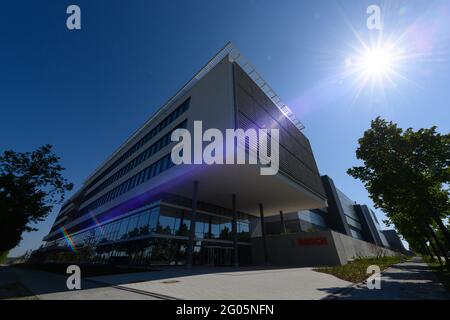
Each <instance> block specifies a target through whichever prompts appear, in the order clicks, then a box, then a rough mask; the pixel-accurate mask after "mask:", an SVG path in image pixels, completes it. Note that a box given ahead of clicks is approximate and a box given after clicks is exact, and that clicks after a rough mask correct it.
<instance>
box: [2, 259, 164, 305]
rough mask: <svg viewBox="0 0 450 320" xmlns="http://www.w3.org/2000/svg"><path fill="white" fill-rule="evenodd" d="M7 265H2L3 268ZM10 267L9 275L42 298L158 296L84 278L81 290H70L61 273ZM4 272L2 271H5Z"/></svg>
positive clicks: (137, 297) (152, 298) (130, 297)
mask: <svg viewBox="0 0 450 320" xmlns="http://www.w3.org/2000/svg"><path fill="white" fill-rule="evenodd" d="M3 268H5V267H1V268H0V269H2V270H3ZM7 268H10V269H9V270H4V271H3V272H4V273H5V274H6V272H8V277H10V278H12V277H15V279H16V280H15V281H19V282H20V283H21V284H22V285H23V286H24V287H26V289H28V290H29V291H30V292H32V293H33V294H34V295H35V296H36V298H38V299H40V300H109V299H111V300H155V299H157V298H156V297H153V296H150V295H147V294H143V293H138V292H132V291H128V290H121V289H119V288H115V287H112V286H109V285H104V284H101V283H96V282H94V281H90V280H88V279H82V281H81V288H82V289H81V290H68V289H67V286H66V280H67V277H66V276H64V275H61V274H55V273H49V272H43V271H36V270H27V269H23V268H11V267H7ZM3 272H0V274H1V273H3Z"/></svg>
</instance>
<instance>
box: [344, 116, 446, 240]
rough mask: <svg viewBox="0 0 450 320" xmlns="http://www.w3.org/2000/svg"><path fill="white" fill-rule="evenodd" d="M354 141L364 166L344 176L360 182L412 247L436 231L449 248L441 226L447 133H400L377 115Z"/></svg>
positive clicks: (423, 131) (444, 227)
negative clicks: (357, 145) (348, 175)
mask: <svg viewBox="0 0 450 320" xmlns="http://www.w3.org/2000/svg"><path fill="white" fill-rule="evenodd" d="M358 142H359V147H358V149H357V150H356V156H357V158H358V159H360V160H362V161H363V165H362V166H355V167H353V168H350V169H349V170H348V171H347V172H348V174H350V175H351V176H353V177H354V178H357V179H359V180H361V181H362V182H363V183H364V185H365V187H366V189H367V190H368V192H369V195H370V197H371V199H372V200H373V202H374V203H375V205H376V207H378V208H381V209H382V210H383V211H384V212H385V213H386V214H387V217H388V219H389V221H390V222H392V223H393V224H395V226H396V228H397V230H398V231H399V232H400V233H401V234H402V235H403V236H404V237H405V238H406V239H407V240H408V242H410V244H413V245H416V246H417V247H421V246H422V245H421V244H423V243H425V242H426V241H429V240H428V239H429V238H432V240H433V241H434V235H435V232H436V229H435V227H436V228H437V230H438V231H439V233H440V234H442V239H441V242H442V240H443V239H445V241H444V243H445V242H447V245H448V244H450V235H449V231H448V229H447V227H446V226H445V225H444V223H443V219H445V218H448V216H449V214H450V201H449V189H448V184H449V181H450V169H449V163H450V134H445V135H443V134H440V133H438V132H437V131H436V127H431V128H429V129H420V130H418V131H414V130H413V129H412V128H408V129H406V130H402V129H401V128H399V127H398V126H397V125H396V124H395V123H393V122H388V121H386V120H383V119H381V118H380V117H378V118H376V119H375V120H373V121H372V123H371V127H370V129H368V130H367V131H365V132H364V135H363V137H362V138H360V139H359V141H358ZM430 228H431V230H432V232H433V233H434V234H430V232H431V231H430ZM440 245H442V243H441V244H440Z"/></svg>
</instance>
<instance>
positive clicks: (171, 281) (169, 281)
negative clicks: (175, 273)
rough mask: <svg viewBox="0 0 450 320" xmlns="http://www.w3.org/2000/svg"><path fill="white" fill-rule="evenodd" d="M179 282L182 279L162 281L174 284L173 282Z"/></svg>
mask: <svg viewBox="0 0 450 320" xmlns="http://www.w3.org/2000/svg"><path fill="white" fill-rule="evenodd" d="M177 282H180V281H178V280H167V281H163V282H162V283H165V284H172V283H177Z"/></svg>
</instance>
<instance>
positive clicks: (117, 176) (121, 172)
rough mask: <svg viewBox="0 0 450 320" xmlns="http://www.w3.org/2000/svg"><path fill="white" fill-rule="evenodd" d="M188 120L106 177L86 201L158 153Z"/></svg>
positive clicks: (87, 196) (184, 126)
mask: <svg viewBox="0 0 450 320" xmlns="http://www.w3.org/2000/svg"><path fill="white" fill-rule="evenodd" d="M186 124H187V120H184V121H183V122H182V123H180V124H179V125H178V126H176V127H175V128H173V130H171V131H170V132H169V133H167V134H165V135H164V136H163V137H162V138H160V139H159V140H158V141H156V142H155V143H153V144H152V145H151V146H150V147H148V148H147V149H146V150H145V151H143V152H142V153H141V154H140V155H139V156H137V157H136V158H134V160H133V161H130V162H129V163H128V164H127V165H126V166H124V167H123V168H122V169H120V170H119V171H117V172H116V173H114V174H113V175H112V176H111V177H109V178H108V179H106V180H105V181H104V182H103V183H102V184H101V185H99V186H98V187H97V188H95V189H94V190H93V191H91V192H90V193H89V194H88V195H86V197H85V198H84V201H87V200H89V199H91V198H92V197H93V196H95V195H96V194H98V193H99V192H100V191H102V190H103V189H105V188H106V187H107V186H109V185H110V184H112V183H114V182H116V181H117V180H118V179H120V178H122V177H123V176H124V175H126V174H127V173H128V172H130V171H131V170H133V169H134V168H136V167H137V166H138V165H140V164H141V163H142V162H144V161H146V160H147V159H148V158H150V157H151V156H153V155H154V154H156V153H157V152H158V151H159V150H161V149H162V148H164V147H165V146H167V145H169V144H170V143H171V142H172V140H171V135H172V132H173V131H175V130H176V129H180V128H186Z"/></svg>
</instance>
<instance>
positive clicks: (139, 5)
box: [0, 0, 450, 256]
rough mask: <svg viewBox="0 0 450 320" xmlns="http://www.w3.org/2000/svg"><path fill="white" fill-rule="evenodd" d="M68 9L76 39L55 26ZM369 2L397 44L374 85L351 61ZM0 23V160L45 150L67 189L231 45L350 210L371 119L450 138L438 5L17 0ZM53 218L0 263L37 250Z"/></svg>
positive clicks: (447, 52)
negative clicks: (275, 98)
mask: <svg viewBox="0 0 450 320" xmlns="http://www.w3.org/2000/svg"><path fill="white" fill-rule="evenodd" d="M70 4H77V5H79V6H80V8H81V13H82V15H81V22H82V29H81V30H78V31H69V30H68V29H67V28H66V18H67V14H66V8H67V6H68V5H70ZM371 4H377V5H379V6H380V7H381V9H382V12H381V13H382V15H381V16H382V19H383V31H382V35H383V37H382V39H384V40H386V42H385V43H388V42H389V43H395V48H394V49H395V52H394V53H390V55H388V57H389V59H390V61H389V63H388V64H389V65H388V66H384V67H385V69H386V70H383V72H382V73H381V74H380V73H378V74H377V79H379V80H380V81H379V82H376V83H375V84H373V81H372V80H373V78H374V75H373V74H371V75H370V77H369V79H367V77H368V74H367V72H368V71H367V70H366V69H367V68H365V69H364V70H363V71H361V68H360V65H359V64H358V61H360V60H361V59H360V58H361V52H360V51H361V50H362V49H363V48H364V46H363V45H362V43H366V44H367V46H368V47H371V43H372V42H371V41H372V40H373V39H377V38H378V37H379V36H380V31H378V30H368V28H367V26H366V20H367V18H368V15H367V13H366V9H367V7H368V6H369V5H371ZM0 12H1V14H0V108H1V109H0V110H1V123H0V124H1V125H0V151H3V150H5V149H14V150H17V151H31V150H33V149H35V148H37V147H39V146H41V145H43V144H47V143H50V144H52V145H53V146H54V149H55V151H56V153H57V154H58V155H59V156H60V157H61V159H62V160H61V161H62V164H63V165H64V166H65V167H66V168H67V170H66V171H65V176H66V177H67V178H68V179H69V180H70V181H71V182H73V183H74V184H75V190H76V189H77V188H79V187H80V186H81V184H82V182H83V180H84V179H85V178H86V177H87V176H88V175H89V174H90V173H91V172H92V171H93V170H94V169H95V168H96V167H97V166H98V165H99V164H100V163H101V162H102V161H103V160H104V159H105V158H106V157H107V156H108V155H110V154H111V153H112V152H113V151H114V150H115V149H116V148H117V147H118V146H119V145H120V144H121V143H122V142H123V141H124V140H125V139H126V138H127V137H128V136H129V135H130V134H131V133H132V132H134V131H135V130H136V129H137V128H138V127H139V126H140V125H141V124H142V123H143V122H145V120H146V119H147V118H149V116H150V115H151V114H152V113H153V112H155V110H157V109H158V108H159V107H160V106H161V105H162V104H163V103H164V102H165V101H166V100H167V99H168V98H170V97H171V95H173V94H174V93H175V92H176V91H177V90H178V89H179V88H180V87H181V86H182V85H183V84H184V83H185V82H186V81H187V80H189V79H190V77H192V76H193V74H194V73H195V72H196V71H197V70H198V69H199V68H200V67H201V66H202V65H203V64H204V63H206V62H207V61H208V60H209V59H210V58H211V57H212V55H213V54H214V53H215V52H216V51H218V50H219V49H220V48H221V47H222V46H223V45H224V44H225V43H226V42H227V41H229V40H231V41H233V43H235V44H236V45H237V46H238V47H239V48H240V50H241V51H242V53H243V54H244V55H245V56H246V58H248V59H249V60H250V61H251V62H252V63H253V65H254V66H255V67H256V68H257V70H258V71H259V72H260V73H261V74H262V76H263V77H264V78H265V79H266V80H267V81H268V82H269V83H270V84H271V86H272V87H273V88H274V89H275V91H277V93H278V94H279V96H280V97H281V98H282V99H283V100H284V102H285V103H287V104H288V105H289V106H290V107H291V109H292V110H293V111H294V113H295V114H296V115H297V117H298V118H299V119H300V120H301V121H302V122H303V123H304V124H305V126H306V129H305V130H304V132H305V134H306V135H307V136H308V138H309V139H310V142H311V144H312V148H313V151H314V154H315V158H316V161H317V164H318V167H319V170H320V172H321V174H328V175H329V176H331V177H332V178H333V179H334V182H335V184H336V185H337V186H338V188H340V189H341V190H342V191H344V193H346V194H347V195H348V196H349V197H350V198H351V199H353V200H355V201H357V202H360V203H367V204H369V205H370V206H372V202H371V201H370V199H369V198H368V195H367V192H366V190H365V189H364V187H363V185H362V184H361V183H360V182H359V181H356V180H354V179H353V178H351V177H350V176H348V175H347V174H346V170H347V169H348V168H349V167H351V166H353V165H356V164H358V161H357V160H356V158H355V149H356V147H357V139H358V138H359V137H361V136H362V134H363V132H364V130H365V129H367V128H368V127H369V125H370V120H372V119H374V118H375V117H376V116H379V115H380V116H382V117H384V118H386V119H389V120H393V121H395V122H397V123H398V124H399V125H400V126H402V127H405V128H406V127H410V126H411V127H413V128H416V129H418V128H421V127H430V126H432V125H437V126H438V129H439V131H441V132H448V131H449V128H450V121H449V120H450V116H449V114H450V112H449V102H448V101H449V100H450V90H449V89H450V61H449V59H448V58H449V57H450V48H449V38H450V2H449V1H432V0H426V1H425V0H424V1H422V0H420V1H419V0H417V1H414V0H407V1H395V0H393V1H386V2H384V1H375V0H372V1H364V0H352V1H350V0H347V1H336V0H335V1H333V0H314V1H299V0H292V1H284V0H283V1H281V0H277V1H275V0H270V1H269V0H253V1H251V0H234V1H233V0H228V1H219V0H189V1H168V0H164V1H145V0H142V1H140V0H133V1H119V0H104V1H99V0H71V1H65V0H39V1H37V0H30V1H22V0H15V1H8V3H6V2H4V3H2V6H1V8H0ZM358 39H359V40H358ZM384 40H383V41H384ZM363 56H364V54H363ZM387 67H389V68H387ZM387 69H389V70H387ZM365 80H367V82H366V81H365ZM70 195H71V193H70V194H69V195H68V196H70ZM58 210H59V206H58V207H55V210H54V211H53V212H52V214H50V215H49V216H48V218H47V219H46V221H45V222H42V223H40V224H39V225H38V228H39V231H37V232H34V233H30V234H26V235H24V240H23V241H22V243H21V244H20V246H19V247H18V248H16V249H15V250H13V251H12V252H11V255H13V256H15V255H19V254H22V253H23V252H24V251H25V250H27V249H30V248H32V249H34V248H36V247H38V246H39V245H40V243H41V239H42V237H43V236H44V235H46V234H47V233H48V231H49V229H50V227H51V224H52V223H53V221H54V219H55V216H56V213H57V211H58ZM376 212H377V215H378V217H379V218H380V219H383V218H384V216H383V214H382V212H380V211H379V210H377V211H376Z"/></svg>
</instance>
